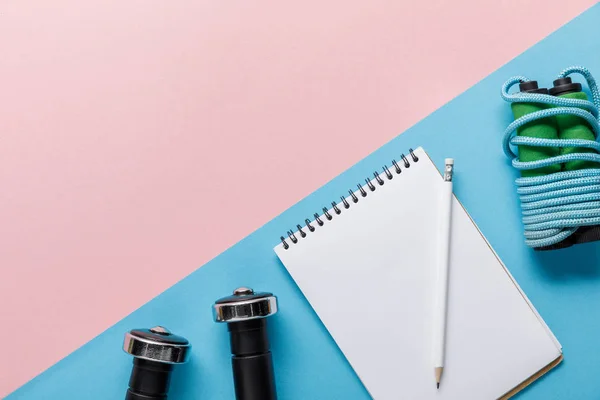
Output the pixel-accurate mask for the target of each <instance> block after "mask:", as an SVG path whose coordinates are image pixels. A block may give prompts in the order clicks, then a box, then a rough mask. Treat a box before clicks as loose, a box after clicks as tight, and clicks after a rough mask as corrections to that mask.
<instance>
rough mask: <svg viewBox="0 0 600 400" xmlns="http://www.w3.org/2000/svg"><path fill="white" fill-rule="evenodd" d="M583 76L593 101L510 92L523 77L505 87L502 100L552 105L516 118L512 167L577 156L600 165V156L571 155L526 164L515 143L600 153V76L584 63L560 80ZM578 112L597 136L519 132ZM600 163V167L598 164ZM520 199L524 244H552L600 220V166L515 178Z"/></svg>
mask: <svg viewBox="0 0 600 400" xmlns="http://www.w3.org/2000/svg"><path fill="white" fill-rule="evenodd" d="M575 73H577V74H580V75H583V77H584V78H585V80H586V81H587V84H588V87H589V90H590V92H591V94H592V100H593V101H587V100H579V99H569V98H562V97H555V96H551V95H547V94H539V93H520V92H519V93H509V90H510V88H511V87H512V86H514V85H516V84H518V83H521V82H527V81H529V79H527V78H526V77H524V76H515V77H512V78H510V79H509V80H507V81H506V82H505V83H504V85H503V86H502V98H503V99H504V100H505V101H507V102H509V103H513V102H521V103H542V104H548V105H551V106H552V108H548V109H544V110H541V111H536V112H533V113H530V114H527V115H524V116H523V117H521V118H518V119H516V120H515V121H514V122H512V123H511V124H510V125H509V126H508V127H507V128H506V130H505V131H504V137H503V148H504V153H505V154H506V156H507V157H509V158H511V159H512V165H513V167H514V168H516V169H518V170H529V169H536V168H540V167H545V166H548V165H552V164H562V163H566V162H569V161H574V160H584V161H592V162H596V163H600V154H595V153H571V154H563V155H559V156H555V157H549V158H546V159H543V160H538V161H530V162H523V161H520V160H519V157H518V155H517V154H516V152H515V151H513V147H512V146H520V145H527V146H538V147H583V148H588V149H594V150H596V151H598V152H600V143H598V137H599V135H600V124H599V122H598V110H599V108H600V92H599V91H598V86H597V85H596V80H595V79H594V77H593V76H592V74H591V73H590V71H589V70H588V69H587V68H585V67H579V66H573V67H569V68H566V69H565V70H563V71H562V72H561V73H560V74H559V75H558V78H564V77H567V76H568V75H570V74H575ZM565 114H570V115H575V116H577V117H581V118H583V119H584V120H585V121H586V122H587V123H588V124H589V125H590V127H591V128H592V130H593V132H594V137H595V139H596V140H583V139H540V138H533V137H525V136H516V132H517V129H518V128H520V127H521V126H523V125H525V124H527V123H529V122H532V121H536V120H539V119H543V118H548V117H554V116H557V115H565ZM599 167H600V165H599ZM515 183H516V185H517V193H518V194H519V196H520V200H521V210H522V214H523V224H524V228H525V243H526V244H527V245H528V246H530V247H534V248H539V247H548V246H553V245H555V244H557V243H559V242H561V241H563V240H565V239H566V238H568V237H569V236H571V235H573V233H575V231H576V230H577V229H578V228H579V227H582V226H592V225H598V224H600V168H588V169H580V170H574V171H563V172H556V173H552V174H549V175H544V176H536V177H526V178H518V179H516V181H515Z"/></svg>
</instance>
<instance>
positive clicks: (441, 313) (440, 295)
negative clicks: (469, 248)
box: [433, 158, 454, 389]
mask: <svg viewBox="0 0 600 400" xmlns="http://www.w3.org/2000/svg"><path fill="white" fill-rule="evenodd" d="M453 172H454V160H453V159H452V158H447V159H446V161H445V169H444V184H443V189H442V192H441V196H440V209H439V213H440V214H439V218H438V220H439V227H438V256H437V281H436V293H437V299H436V304H435V310H434V321H433V329H434V331H433V357H434V360H433V366H434V372H435V382H436V384H437V388H438V389H439V388H440V381H441V379H442V372H443V371H444V353H445V349H444V347H445V343H446V313H447V302H448V266H449V264H450V226H451V221H452V174H453Z"/></svg>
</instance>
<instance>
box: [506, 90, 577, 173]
mask: <svg viewBox="0 0 600 400" xmlns="http://www.w3.org/2000/svg"><path fill="white" fill-rule="evenodd" d="M519 90H520V91H521V93H541V94H548V89H543V88H538V84H537V82H536V81H528V82H522V83H520V84H519ZM584 95H585V94H584ZM511 108H512V112H513V115H514V117H515V119H518V118H521V117H522V116H524V115H527V114H531V113H533V112H536V111H541V110H544V109H546V108H548V106H547V105H546V104H541V103H512V104H511ZM517 135H518V136H527V137H533V138H541V139H558V138H559V136H558V130H557V129H556V124H555V121H554V120H553V119H551V118H543V119H539V120H537V121H532V122H530V123H528V124H525V125H523V126H522V127H520V128H519V129H517ZM558 155H560V149H559V148H558V147H536V146H525V145H523V146H519V160H520V161H523V162H529V161H539V160H544V159H546V158H550V157H556V156H558ZM560 171H561V165H560V164H552V165H548V166H546V167H542V168H536V169H531V170H522V171H521V176H522V177H524V178H525V177H533V176H541V175H548V174H552V173H555V172H560Z"/></svg>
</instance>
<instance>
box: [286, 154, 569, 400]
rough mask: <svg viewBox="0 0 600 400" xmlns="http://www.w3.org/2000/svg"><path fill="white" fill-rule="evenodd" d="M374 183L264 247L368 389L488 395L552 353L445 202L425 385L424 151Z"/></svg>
mask: <svg viewBox="0 0 600 400" xmlns="http://www.w3.org/2000/svg"><path fill="white" fill-rule="evenodd" d="M415 154H416V155H417V157H418V158H419V161H418V162H413V160H411V159H410V157H409V160H410V161H411V166H410V168H404V167H403V164H402V163H399V164H400V166H401V167H402V172H401V174H399V175H397V174H396V172H395V171H394V170H393V169H392V168H390V170H391V171H392V172H393V179H392V180H388V179H387V178H386V177H385V174H382V175H381V176H382V177H383V178H384V180H385V184H384V185H383V186H380V185H379V184H377V183H376V182H375V180H373V182H374V184H375V186H376V190H375V192H371V191H370V190H368V189H367V188H366V186H365V189H366V190H367V192H368V195H367V197H366V198H363V197H361V196H360V193H358V192H357V196H358V197H359V202H358V203H356V204H355V203H352V201H351V199H350V198H349V201H350V208H349V209H344V208H343V207H340V208H341V210H342V212H341V214H340V215H337V214H335V213H334V212H333V211H332V210H330V213H331V215H332V216H333V220H332V221H328V220H327V219H326V218H325V217H322V220H323V221H324V226H322V227H321V226H318V224H317V223H316V222H313V223H312V224H311V225H313V226H314V227H315V228H316V229H315V231H314V232H309V231H308V229H307V228H306V227H305V228H304V229H303V230H304V231H305V232H306V233H307V235H306V237H305V238H301V237H300V235H299V234H298V232H296V237H297V238H298V243H296V244H294V243H292V242H291V241H290V240H289V239H288V240H287V242H288V244H289V246H290V247H289V249H287V250H285V249H284V247H283V245H282V244H280V245H278V246H277V247H276V248H275V252H276V253H277V255H278V256H279V258H280V259H281V261H282V262H283V264H284V265H285V267H286V268H287V270H288V271H289V272H290V274H291V276H292V277H293V279H294V280H295V282H296V283H297V285H298V286H299V288H300V289H301V290H302V292H303V293H304V295H305V296H306V298H307V299H308V301H309V302H310V304H311V306H312V307H313V309H314V310H315V311H316V313H317V314H318V315H319V317H320V319H321V321H322V322H323V323H324V324H325V327H326V328H327V329H328V331H329V332H330V334H331V336H332V337H333V338H334V340H335V342H336V343H337V345H338V346H339V348H340V349H341V350H342V352H343V353H344V355H345V356H346V358H347V359H348V361H349V362H350V364H351V365H352V367H353V368H354V370H355V371H356V373H357V375H358V376H359V377H360V379H361V381H362V383H363V384H364V385H365V387H366V388H367V390H368V391H369V393H370V394H371V396H372V397H373V398H375V399H377V400H387V399H394V400H397V399H409V400H413V399H418V400H421V399H456V400H459V399H460V400H466V399H474V400H482V399H496V398H498V397H500V396H502V395H503V394H505V393H507V392H508V391H510V390H511V389H512V388H514V387H516V386H517V385H519V384H520V383H521V382H523V381H524V380H526V379H527V378H529V377H530V376H532V375H534V374H535V373H536V372H538V371H539V370H541V369H542V368H544V367H545V366H546V365H548V364H549V363H551V362H552V361H553V360H555V359H556V358H557V357H559V356H560V354H561V349H560V344H559V343H558V342H557V341H556V339H555V338H554V336H553V335H552V333H551V332H550V331H549V329H548V328H547V326H546V325H545V324H544V322H543V321H542V320H541V318H540V317H539V315H538V314H537V312H536V311H535V309H533V307H532V306H531V304H530V303H529V301H528V300H527V299H526V297H525V296H524V294H523V293H522V292H521V291H520V289H519V288H518V287H517V286H516V284H515V282H513V279H512V277H511V276H510V274H509V273H508V272H507V271H506V269H505V268H504V266H503V265H502V264H501V262H500V261H499V260H498V258H497V257H496V255H495V253H494V252H493V251H492V250H491V248H490V247H489V245H488V243H487V242H486V240H485V239H484V238H483V236H481V234H480V232H479V230H478V229H477V227H476V226H475V225H474V224H473V222H472V221H471V219H470V218H469V216H468V214H467V213H466V212H465V210H464V209H463V208H462V206H461V205H460V203H459V202H458V201H457V200H456V199H454V203H453V216H452V217H453V219H452V228H451V230H452V237H451V246H450V247H451V250H450V252H451V255H450V278H449V299H448V322H447V324H448V325H447V335H446V362H445V369H444V375H443V377H442V384H441V387H440V389H439V390H437V389H436V387H435V380H434V371H433V355H432V321H433V308H434V301H435V293H434V287H435V277H436V267H435V256H436V240H437V232H436V228H437V210H438V207H437V204H438V191H439V189H440V185H441V184H442V178H441V175H440V174H439V172H438V171H437V169H436V168H435V166H434V165H433V163H432V162H431V160H430V159H429V158H428V156H427V155H426V153H425V152H424V151H423V150H422V149H421V148H419V149H417V150H416V151H415Z"/></svg>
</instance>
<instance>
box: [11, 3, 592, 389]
mask: <svg viewBox="0 0 600 400" xmlns="http://www.w3.org/2000/svg"><path fill="white" fill-rule="evenodd" d="M565 6H566V5H565ZM507 24H508V25H510V21H508V22H507ZM490 45H491V46H493V43H491V44H490ZM573 64H580V65H585V66H587V67H588V68H590V69H591V71H592V72H596V73H597V74H598V77H600V5H596V6H595V7H593V8H591V9H590V10H589V11H587V12H586V13H584V14H583V15H582V16H580V17H578V18H577V19H575V20H574V21H572V22H571V23H569V24H568V25H566V26H565V27H563V28H562V29H560V30H559V31H557V32H555V33H554V34H552V35H551V36H549V37H548V38H546V39H545V40H543V41H542V42H540V43H538V44H537V45H535V46H534V47H533V48H531V49H529V50H528V51H527V52H525V53H524V54H523V55H521V56H519V57H517V58H516V59H515V60H513V61H511V62H510V63H508V64H507V65H506V66H504V67H502V68H500V69H499V70H497V71H496V72H494V73H493V74H492V75H490V76H489V77H487V78H486V79H484V80H483V81H482V82H480V83H478V84H477V85H475V86H474V87H473V88H471V89H469V90H468V91H467V92H465V93H464V94H462V95H461V96H459V97H457V98H456V99H454V100H453V101H452V102H450V103H449V104H447V105H446V106H444V107H442V108H441V109H439V110H438V111H436V112H434V113H433V114H431V115H430V116H429V117H427V118H426V119H425V120H423V121H421V122H420V123H418V124H417V125H416V126H414V127H413V128H411V129H409V130H408V131H406V132H405V133H403V134H402V135H400V136H398V137H397V138H396V139H394V140H392V141H391V142H389V143H388V144H386V145H384V146H383V147H381V148H380V149H379V150H377V151H376V152H374V153H373V154H371V155H370V156H368V157H366V158H365V159H364V160H362V161H361V162H359V163H358V164H356V165H355V166H354V167H352V168H351V169H349V170H348V171H346V172H344V173H343V174H341V175H340V176H338V177H337V178H335V179H334V180H333V181H331V182H329V183H328V184H327V185H325V186H324V187H322V188H321V189H319V190H318V191H316V192H315V193H313V194H311V195H310V196H308V197H307V198H305V199H304V200H302V201H301V202H300V203H298V204H296V205H295V206H293V207H292V208H290V209H289V210H287V211H286V212H284V213H283V214H281V215H280V216H278V217H277V218H275V219H274V220H272V221H271V222H269V223H268V224H266V225H265V226H263V227H262V228H260V229H258V230H257V231H256V232H254V233H252V234H251V235H250V236H248V237H247V238H245V239H243V240H242V241H241V242H239V243H237V244H236V245H235V246H233V247H232V248H230V249H229V250H227V251H225V252H224V253H223V254H221V255H219V256H218V257H216V258H215V259H214V260H212V261H210V262H209V263H207V264H206V265H204V266H203V267H202V268H200V269H199V270H198V271H196V272H194V273H193V274H191V275H190V276H188V277H187V278H185V279H184V280H183V281H181V282H180V283H178V284H177V285H175V286H173V287H172V288H170V289H168V290H167V291H166V292H164V293H163V294H161V295H160V296H158V297H157V298H155V299H154V300H152V301H151V302H149V303H148V304H146V305H144V306H143V307H142V308H140V309H139V310H137V311H135V312H133V313H132V314H131V315H129V316H128V317H126V318H125V319H123V320H122V321H120V322H119V323H117V324H116V325H115V326H113V327H111V328H110V329H108V330H107V331H105V332H104V333H102V334H101V335H100V336H98V337H97V338H95V339H94V340H92V341H91V342H89V343H87V344H86V345H84V346H83V347H82V348H80V349H79V350H77V351H75V352H74V353H73V354H71V355H69V356H68V357H66V358H65V359H63V360H62V361H61V362H59V363H58V364H56V365H54V366H53V367H51V368H50V369H48V370H47V371H46V372H44V373H43V374H41V375H39V376H38V377H36V378H35V379H33V380H32V381H30V382H29V383H27V384H26V385H24V386H23V387H21V388H20V389H18V390H17V391H15V392H14V393H13V394H11V395H9V396H8V399H9V400H17V399H102V400H105V399H121V398H123V397H124V394H125V389H126V387H127V381H128V378H129V373H130V371H131V357H130V356H128V355H127V354H125V353H124V352H123V351H122V350H121V346H122V342H123V334H124V333H125V332H126V331H128V330H129V329H131V328H139V327H151V326H154V325H159V324H160V325H164V326H167V327H169V328H170V329H171V330H172V331H173V332H175V333H178V334H180V335H183V336H186V337H187V338H188V339H189V340H190V341H191V342H192V344H193V352H192V358H191V361H190V363H189V364H186V365H184V366H180V367H178V368H177V369H176V371H175V373H174V376H173V382H172V386H171V388H172V389H171V392H170V398H173V399H181V400H191V399H198V400H205V399H211V400H212V399H217V400H218V399H233V398H234V393H233V386H232V377H231V366H230V354H229V345H228V335H227V329H226V327H225V326H221V325H216V324H214V323H213V322H212V319H211V318H212V315H211V305H212V303H213V302H214V300H215V299H217V298H219V297H222V296H224V295H227V294H229V293H230V292H231V290H232V289H233V288H235V287H237V286H241V285H246V286H250V287H253V288H255V289H259V290H269V291H272V292H274V293H275V294H277V295H278V297H279V301H280V308H281V312H280V313H279V314H277V316H275V317H273V318H271V319H270V320H269V322H270V328H271V337H272V342H273V343H272V346H273V354H274V362H275V364H276V373H277V387H278V392H279V395H280V399H282V400H285V399H311V400H312V399H324V400H329V399H344V400H361V399H368V398H369V396H368V394H367V392H366V391H365V390H364V389H363V387H362V386H361V384H360V382H359V380H358V378H357V377H356V376H355V374H354V373H353V371H352V369H351V368H350V366H349V365H348V364H347V362H346V361H345V359H344V357H343V355H342V354H341V353H340V352H339V350H337V348H336V346H335V344H334V343H333V341H332V339H331V338H330V337H329V335H328V333H327V331H326V330H325V329H324V327H323V326H322V325H321V324H320V322H319V321H318V319H317V317H316V315H315V314H314V313H313V312H312V310H311V308H310V307H309V305H308V303H307V302H306V301H305V299H304V298H303V297H302V294H301V293H300V291H299V290H298V289H297V288H296V286H295V284H294V283H293V281H292V280H291V278H290V277H289V275H288V274H287V272H286V271H285V269H284V268H283V266H282V265H281V263H280V262H279V261H278V259H277V257H276V256H275V253H274V252H273V247H274V246H275V245H276V244H277V243H278V242H279V239H278V238H279V236H280V235H282V234H284V233H285V232H286V230H287V229H289V228H291V227H293V226H295V224H296V223H300V222H302V221H303V220H304V218H306V217H309V216H311V215H312V214H313V212H315V211H318V210H320V208H321V206H323V205H326V204H329V202H330V201H331V199H336V198H339V196H340V195H342V194H344V193H346V192H347V190H348V188H352V187H355V185H356V183H357V182H362V181H363V178H364V177H366V176H369V175H370V174H371V173H372V171H373V170H374V169H376V168H379V167H380V166H382V165H383V164H388V165H389V163H390V160H391V159H393V158H396V159H398V157H399V155H400V153H405V152H406V150H407V149H408V148H409V147H414V148H416V147H418V146H423V147H424V148H425V150H426V151H427V152H428V153H429V155H430V156H431V157H432V159H433V160H435V161H436V162H437V165H438V168H439V167H440V166H441V163H442V162H443V159H444V158H445V157H448V156H452V157H454V158H455V159H456V166H457V167H456V168H457V172H456V182H455V191H456V194H457V196H458V198H459V199H460V200H461V201H462V202H463V204H464V206H465V207H466V208H467V210H468V211H469V213H470V214H471V216H472V217H473V219H474V220H475V222H476V223H477V224H478V226H479V227H480V229H481V230H482V232H483V233H484V235H485V236H486V237H487V238H488V240H489V241H490V242H491V244H492V246H493V247H494V248H495V250H496V251H497V252H498V254H499V255H500V257H501V258H502V259H503V261H504V262H505V264H506V265H507V266H508V268H509V269H510V271H511V272H512V274H513V275H514V277H515V278H516V279H517V281H518V282H519V284H520V285H521V287H522V288H523V290H524V291H525V292H526V293H527V295H528V296H529V298H530V299H531V301H532V302H533V303H534V305H535V306H536V307H537V309H538V311H539V312H540V313H541V315H542V316H543V317H544V319H545V320H546V322H547V323H548V325H549V326H550V328H551V329H552V330H553V331H554V333H555V334H556V336H557V337H558V339H559V341H560V342H561V343H562V345H563V347H564V355H565V360H564V362H563V363H562V364H561V365H560V366H559V367H557V368H556V369H555V370H554V371H552V372H551V373H549V374H548V375H546V376H545V377H544V378H542V379H541V380H539V381H537V382H536V383H534V384H533V385H532V386H530V387H529V388H528V389H526V390H525V391H523V392H522V393H521V394H519V395H518V396H517V397H516V398H517V399H519V400H532V399H544V400H549V399H596V398H600V265H599V264H600V262H599V259H600V244H598V243H594V244H587V245H580V246H576V247H573V248H570V249H565V250H560V251H553V252H540V253H538V252H534V251H532V250H530V249H528V248H526V247H525V245H524V244H523V237H522V226H521V222H520V217H519V205H518V203H517V197H516V194H515V188H514V183H513V180H514V179H515V178H516V177H517V173H516V171H514V170H513V169H512V168H511V167H510V164H509V160H508V159H506V158H505V156H504V155H503V153H502V150H501V136H502V132H503V130H504V128H505V127H506V125H508V124H509V123H510V122H511V112H510V108H509V106H508V105H507V104H506V103H504V102H503V101H502V100H501V98H500V94H499V93H500V87H501V85H502V83H503V82H504V81H505V80H506V79H507V78H508V77H510V76H513V75H525V76H527V77H529V78H530V79H537V80H539V81H540V83H542V84H545V85H549V84H551V81H552V80H553V79H554V78H555V76H556V75H557V74H558V73H559V72H560V71H561V70H562V69H563V68H565V67H567V66H570V65H573ZM411 78H412V79H427V77H426V76H414V77H411ZM576 79H577V78H576ZM273 168H278V166H276V165H274V166H273ZM407 195H410V194H409V193H407ZM396 224H397V229H410V226H404V225H403V224H402V221H396ZM211 229H219V227H218V226H215V227H213V228H211ZM198 245H199V246H201V245H202V244H201V243H199V244H198ZM73 318H77V316H76V315H74V316H73ZM48 328H49V327H48ZM15 345H16V343H15ZM385 356H386V355H385V354H382V355H381V357H385ZM490 379H493V377H490ZM398 385H399V389H401V387H402V379H401V377H399V379H398Z"/></svg>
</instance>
